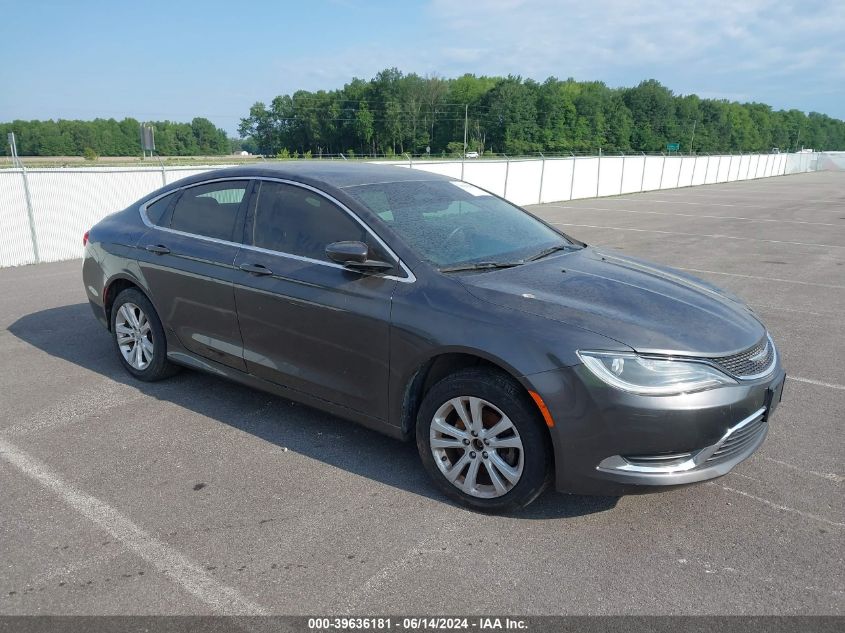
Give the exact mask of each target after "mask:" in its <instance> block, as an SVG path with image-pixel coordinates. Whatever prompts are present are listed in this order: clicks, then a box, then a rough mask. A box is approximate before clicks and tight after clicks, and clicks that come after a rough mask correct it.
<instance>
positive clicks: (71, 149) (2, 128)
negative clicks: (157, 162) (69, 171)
mask: <svg viewBox="0 0 845 633" xmlns="http://www.w3.org/2000/svg"><path fill="white" fill-rule="evenodd" d="M148 125H152V126H153V128H154V129H155V145H156V152H157V153H158V154H160V155H162V156H200V155H202V156H206V155H216V154H229V153H231V151H232V142H231V141H230V139H229V138H228V137H227V135H226V132H225V131H224V130H222V129H220V128H218V127H216V126H215V125H214V124H213V123H212V122H211V121H209V120H208V119H204V118H201V117H197V118H195V119H193V120H192V121H191V122H190V123H176V122H173V121H154V122H150V123H148ZM7 132H14V133H15V141H16V144H17V148H18V154H20V155H21V156H89V157H94V156H136V155H140V154H141V133H140V123H139V122H138V121H137V120H136V119H131V118H126V119H123V120H122V121H117V120H115V119H94V120H93V121H71V120H65V119H59V120H58V121H52V120H49V121H12V122H11V123H0V134H2V137H0V138H2V143H3V152H2V153H3V154H9V152H10V149H9V146H8V145H6V144H5V143H6V133H7Z"/></svg>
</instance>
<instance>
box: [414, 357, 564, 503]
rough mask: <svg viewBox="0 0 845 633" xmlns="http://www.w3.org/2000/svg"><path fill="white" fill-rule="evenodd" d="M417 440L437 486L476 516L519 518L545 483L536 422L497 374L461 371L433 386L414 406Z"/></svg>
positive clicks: (518, 391)
mask: <svg viewBox="0 0 845 633" xmlns="http://www.w3.org/2000/svg"><path fill="white" fill-rule="evenodd" d="M416 439H417V450H418V451H419V453H420V458H421V459H422V462H423V465H424V466H425V469H426V471H427V472H428V474H429V475H430V476H431V478H432V479H433V480H434V482H435V483H436V484H437V486H438V487H439V488H440V489H441V490H442V491H443V492H444V493H445V494H446V495H447V496H448V497H450V498H451V499H454V500H455V501H457V502H459V503H461V504H462V505H465V506H467V507H470V508H473V509H475V510H481V511H483V512H509V511H513V510H518V509H520V508H523V507H525V506H527V505H528V504H529V503H531V502H532V501H533V500H534V499H536V498H537V497H538V496H539V495H540V493H541V492H543V490H544V488H545V487H546V485H547V483H548V482H549V480H550V474H551V466H552V452H551V446H550V442H549V439H548V433H547V432H546V429H545V428H544V426H543V420H542V418H541V417H540V415H539V412H538V411H537V408H536V406H535V405H534V403H533V402H531V400H530V399H529V398H528V394H526V393H525V390H524V389H523V388H522V386H521V385H519V384H518V383H517V382H516V381H514V380H513V379H512V378H510V377H509V376H507V375H506V374H504V373H500V372H496V371H491V370H488V369H478V368H471V369H464V370H461V371H458V372H456V373H454V374H452V375H450V376H447V377H446V378H444V379H443V380H441V381H440V382H438V383H437V384H435V385H434V386H433V387H432V388H431V389H430V390H429V392H428V393H427V394H426V395H425V397H424V398H423V401H422V404H421V405H420V410H419V413H418V415H417V427H416Z"/></svg>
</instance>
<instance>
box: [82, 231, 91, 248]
mask: <svg viewBox="0 0 845 633" xmlns="http://www.w3.org/2000/svg"><path fill="white" fill-rule="evenodd" d="M90 232H91V231H85V233H84V234H83V235H82V245H83V246H88V234H89V233H90Z"/></svg>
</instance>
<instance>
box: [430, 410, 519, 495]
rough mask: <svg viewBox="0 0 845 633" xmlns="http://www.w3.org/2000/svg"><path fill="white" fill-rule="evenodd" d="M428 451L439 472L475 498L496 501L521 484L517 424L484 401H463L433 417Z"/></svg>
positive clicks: (438, 411)
mask: <svg viewBox="0 0 845 633" xmlns="http://www.w3.org/2000/svg"><path fill="white" fill-rule="evenodd" d="M429 446H430V448H431V452H432V455H434V461H435V463H436V464H437V467H438V468H439V469H440V472H442V473H443V475H444V476H445V477H446V479H447V481H449V482H450V483H451V484H452V485H453V486H455V487H456V488H458V489H459V490H460V491H462V492H464V493H465V494H468V495H470V496H473V497H478V498H481V499H493V498H496V497H501V496H503V495H505V494H507V493H508V492H509V491H510V490H512V489H513V487H514V486H516V484H517V483H519V480H520V477H521V476H522V469H523V463H524V450H523V447H522V439H521V438H520V436H519V432H518V431H517V430H516V427H515V426H514V424H513V422H511V420H510V419H509V418H508V416H507V415H505V414H504V413H503V412H502V411H501V410H500V409H499V408H498V407H496V406H495V405H493V404H492V403H490V402H488V401H487V400H484V399H482V398H476V397H474V396H459V397H457V398H452V399H450V400H448V401H446V402H444V403H443V404H442V405H441V406H440V408H439V409H437V411H436V412H435V414H434V418H433V420H432V422H431V426H430V431H429Z"/></svg>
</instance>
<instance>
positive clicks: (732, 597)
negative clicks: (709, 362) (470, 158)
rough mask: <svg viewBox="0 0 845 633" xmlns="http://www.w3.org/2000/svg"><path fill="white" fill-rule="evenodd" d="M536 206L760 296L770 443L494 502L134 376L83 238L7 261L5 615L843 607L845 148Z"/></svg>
mask: <svg viewBox="0 0 845 633" xmlns="http://www.w3.org/2000/svg"><path fill="white" fill-rule="evenodd" d="M530 210H531V211H532V212H534V213H537V214H539V215H540V216H542V217H543V218H545V219H546V220H548V221H550V222H553V223H555V224H556V225H558V226H560V227H561V228H563V229H564V230H565V231H567V232H568V233H570V234H572V235H574V236H576V237H578V238H580V239H583V240H584V241H586V242H588V243H591V244H597V245H602V246H604V247H607V248H615V249H619V250H620V251H621V252H624V253H629V254H634V255H638V256H642V257H645V258H649V259H652V260H655V261H659V262H661V263H664V264H668V265H671V266H676V267H679V268H682V269H684V270H687V271H690V272H692V273H693V274H696V275H698V276H700V277H702V278H705V279H707V280H709V281H712V282H714V283H716V284H717V285H720V286H723V287H725V288H728V289H730V290H732V291H733V292H735V293H736V294H738V295H740V296H741V297H743V298H744V299H746V300H747V301H748V302H749V303H750V305H751V306H752V308H753V309H754V310H755V311H756V312H757V313H758V314H759V315H760V316H761V318H762V319H763V320H764V321H765V322H766V324H767V325H768V326H769V328H770V330H771V331H772V333H773V336H774V338H775V340H776V341H777V343H778V345H779V348H780V351H781V353H782V356H783V363H784V365H785V367H786V369H787V371H788V374H789V379H788V381H787V384H786V388H785V393H784V398H783V402H782V404H781V406H780V408H779V409H778V411H777V412H776V414H775V416H774V419H773V420H772V425H771V431H770V433H769V437H768V439H767V441H766V443H765V444H764V445H763V447H762V448H761V449H760V450H759V452H758V453H757V454H755V455H754V456H753V457H752V458H751V459H749V460H748V461H746V462H744V463H743V464H741V465H740V466H739V467H737V468H736V469H735V470H734V471H733V472H732V473H731V474H729V475H727V476H726V477H723V478H721V479H718V480H716V481H713V482H710V483H707V484H703V485H698V486H693V487H688V488H684V489H680V490H676V491H672V492H664V493H661V494H652V495H641V496H630V497H623V498H613V497H575V496H568V495H563V494H558V493H552V492H549V493H546V494H545V495H543V496H542V497H541V498H540V499H539V500H538V501H537V502H535V503H534V504H533V505H532V506H530V507H529V508H528V509H527V510H526V511H524V512H522V513H519V514H514V515H511V516H506V517H501V516H486V515H481V514H476V513H474V512H470V511H467V510H464V509H462V508H459V507H456V506H455V505H454V504H452V503H451V502H449V501H448V500H447V499H445V498H444V497H443V496H442V495H441V494H439V493H438V492H437V491H436V490H435V488H434V487H433V486H432V485H431V484H430V483H429V481H428V479H427V477H426V475H425V473H424V471H423V469H422V466H421V465H420V463H419V460H418V457H417V455H416V451H415V447H414V446H413V445H411V444H402V443H400V442H397V441H394V440H391V439H389V438H387V437H383V436H381V435H378V434H376V433H374V432H372V431H369V430H366V429H364V428H361V427H358V426H356V425H354V424H352V423H349V422H345V421H343V420H340V419H337V418H335V417H333V416H331V415H327V414H325V413H321V412H319V411H315V410H313V409H309V408H308V407H305V406H302V405H299V404H295V403H293V402H290V401H287V400H284V399H280V398H276V397H273V396H269V395H267V394H264V393H260V392H257V391H253V390H250V389H248V388H244V387H240V386H237V385H234V384H230V383H227V382H223V381H221V380H218V379H216V378H213V377H210V376H206V375H203V374H199V373H196V372H192V371H183V372H181V373H180V374H179V375H178V376H176V377H175V378H173V379H171V380H168V381H165V382H160V383H155V384H145V383H141V382H137V381H134V380H132V379H130V377H129V376H128V375H127V374H126V373H125V372H124V371H123V369H122V368H121V366H120V364H119V363H118V360H117V358H116V356H115V354H114V350H113V349H112V346H111V342H110V339H109V336H108V334H107V333H106V331H105V330H103V329H102V328H101V326H100V325H99V324H98V323H97V322H96V321H95V320H94V317H93V316H92V314H91V312H90V309H89V307H88V305H87V302H86V298H85V292H84V290H83V288H82V283H81V276H80V273H81V270H80V262H79V261H71V262H64V263H58V264H44V265H38V266H26V267H21V268H13V269H3V270H0V614H213V613H243V614H266V613H272V614H300V615H302V614H309V615H325V614H361V615H366V614H434V613H437V614H489V613H497V614H520V615H534V614H839V615H842V614H845V574H844V573H843V569H845V561H843V558H845V494H843V493H845V459H843V457H845V361H843V358H845V319H843V316H842V315H843V314H845V267H843V265H845V173H832V172H822V173H810V174H802V175H795V176H786V177H778V178H771V179H765V180H763V179H761V180H753V181H748V182H738V183H729V184H719V185H708V186H703V187H696V188H688V189H681V190H668V191H660V192H652V193H646V194H636V195H625V196H620V197H615V198H603V199H591V200H582V201H575V202H563V203H556V204H547V205H542V206H535V207H531V208H530ZM80 238H81V236H80Z"/></svg>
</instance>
